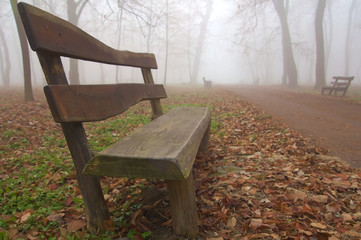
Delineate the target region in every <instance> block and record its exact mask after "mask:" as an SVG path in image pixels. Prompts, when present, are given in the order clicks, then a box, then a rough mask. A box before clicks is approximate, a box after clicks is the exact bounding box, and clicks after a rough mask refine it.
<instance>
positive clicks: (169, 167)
mask: <svg viewBox="0 0 361 240" xmlns="http://www.w3.org/2000/svg"><path fill="white" fill-rule="evenodd" d="M209 124H210V111H209V109H208V108H206V107H179V108H176V109H174V110H173V111H171V112H169V113H167V114H165V115H162V116H161V117H159V118H157V119H155V120H153V121H152V122H150V123H149V124H147V125H145V126H143V127H142V128H140V129H138V130H137V131H135V132H134V133H133V134H132V135H130V136H128V137H126V138H124V139H122V140H121V141H119V142H117V143H115V144H113V145H111V146H110V147H109V148H107V149H105V150H103V151H102V152H100V153H98V154H97V155H95V156H94V157H93V158H92V159H91V160H90V161H89V163H88V164H87V165H86V167H85V169H84V171H83V173H84V174H92V175H99V176H114V177H116V176H118V177H129V178H137V177H139V178H149V179H165V180H184V179H187V177H188V176H189V173H190V171H191V169H192V167H193V163H194V159H195V156H196V154H197V151H198V149H199V146H200V144H201V141H202V139H203V136H204V134H205V133H206V131H207V129H208V127H209Z"/></svg>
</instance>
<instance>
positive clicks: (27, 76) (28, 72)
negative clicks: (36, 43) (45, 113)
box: [10, 0, 34, 102]
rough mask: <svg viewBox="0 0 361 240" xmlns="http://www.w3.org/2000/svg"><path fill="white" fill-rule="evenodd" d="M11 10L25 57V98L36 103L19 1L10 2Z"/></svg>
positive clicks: (26, 100)
mask: <svg viewBox="0 0 361 240" xmlns="http://www.w3.org/2000/svg"><path fill="white" fill-rule="evenodd" d="M10 3H11V8H12V10H13V13H14V17H15V22H16V26H17V29H18V34H19V39H20V45H21V53H22V56H23V69H24V97H25V102H29V101H34V95H33V89H32V85H31V70H30V56H29V48H28V43H27V40H26V36H25V30H24V27H23V24H22V23H21V20H20V16H19V13H18V10H17V3H18V1H17V0H10Z"/></svg>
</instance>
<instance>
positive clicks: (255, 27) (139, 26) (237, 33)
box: [0, 0, 361, 86]
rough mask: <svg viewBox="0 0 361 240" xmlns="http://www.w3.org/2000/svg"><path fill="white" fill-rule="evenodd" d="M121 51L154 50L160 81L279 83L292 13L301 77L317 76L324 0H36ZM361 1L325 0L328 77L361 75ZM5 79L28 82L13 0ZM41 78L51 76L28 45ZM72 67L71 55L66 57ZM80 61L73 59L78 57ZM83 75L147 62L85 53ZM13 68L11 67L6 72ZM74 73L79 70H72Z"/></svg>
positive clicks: (3, 18)
mask: <svg viewBox="0 0 361 240" xmlns="http://www.w3.org/2000/svg"><path fill="white" fill-rule="evenodd" d="M24 2H27V3H29V4H32V5H34V6H36V7H39V8H41V9H43V10H45V11H48V12H50V13H52V14H54V15H56V16H58V17H61V18H63V19H66V20H68V21H70V22H72V23H73V24H75V25H77V26H78V27H80V28H81V29H82V30H84V31H85V32H87V33H89V34H90V35H92V36H94V37H95V38H97V39H99V40H101V41H103V42H104V43H105V44H107V45H109V46H110V47H113V48H115V49H119V50H129V51H134V52H152V53H154V54H155V56H156V58H157V63H158V70H155V71H153V76H154V80H155V82H156V83H166V84H186V83H193V84H194V83H201V82H202V77H205V78H206V79H207V80H211V81H213V82H214V83H215V84H239V83H242V84H252V83H255V82H259V83H260V84H281V83H282V77H283V74H284V70H283V69H284V67H283V66H284V62H283V49H282V47H283V46H282V28H281V23H280V18H279V15H278V12H277V11H276V8H275V4H276V2H278V3H282V6H283V7H284V9H285V10H287V11H286V13H287V23H288V28H289V32H290V37H291V43H292V44H291V46H292V50H293V56H294V61H295V64H296V67H297V81H298V85H306V84H307V85H314V84H315V67H316V40H315V17H316V8H317V5H318V1H316V0H290V1H287V0H285V1H283V0H238V1H237V0H182V1H181V0H147V1H145V0H142V1H141V0H128V1H126V0H103V1H96V0H87V1H86V0H60V1H55V0H47V1H45V0H32V1H30V0H29V1H24ZM360 11H361V1H357V0H327V1H326V5H325V9H324V16H323V35H324V50H325V72H326V74H325V81H326V83H329V82H330V81H331V78H332V76H336V75H341V76H355V80H354V81H353V83H352V84H361V80H360V71H361V61H360V56H361V44H359V43H360V42H361V41H360V40H361V34H360V32H361V14H360V13H361V12H360ZM0 30H1V31H0V43H1V44H0V70H1V75H0V77H1V79H0V86H8V85H10V86H22V85H23V82H24V80H23V79H24V78H23V68H22V55H21V48H20V42H19V36H18V33H17V29H16V24H15V20H14V15H13V12H12V9H11V5H10V1H8V0H0ZM30 59H31V81H32V85H33V86H43V85H45V84H46V83H45V78H44V75H43V72H42V70H41V67H40V64H39V61H38V58H37V56H36V54H35V53H34V52H33V51H30ZM62 59H63V65H64V68H65V71H66V72H69V64H70V63H69V59H67V58H62ZM72 64H73V63H72ZM78 69H79V70H78V73H79V76H80V78H79V79H80V83H81V84H94V83H115V82H120V83H122V82H142V81H143V80H142V76H141V72H140V70H139V69H131V68H126V67H116V66H111V65H104V64H96V63H90V62H85V61H79V62H78ZM7 71H8V75H6V72H7ZM69 80H70V82H72V81H73V77H72V76H69Z"/></svg>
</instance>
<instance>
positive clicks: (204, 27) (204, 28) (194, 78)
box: [191, 0, 213, 83]
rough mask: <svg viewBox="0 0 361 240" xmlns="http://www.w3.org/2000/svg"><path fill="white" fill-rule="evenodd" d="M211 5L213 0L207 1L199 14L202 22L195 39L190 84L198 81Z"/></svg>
mask: <svg viewBox="0 0 361 240" xmlns="http://www.w3.org/2000/svg"><path fill="white" fill-rule="evenodd" d="M212 5H213V0H208V1H207V5H206V11H205V13H200V14H201V18H202V21H201V26H200V31H199V36H198V39H197V46H196V53H195V57H194V63H193V69H192V73H191V83H196V82H197V79H198V71H199V66H200V63H201V57H202V53H203V45H204V41H205V38H206V33H207V25H208V22H209V19H210V16H211V12H212Z"/></svg>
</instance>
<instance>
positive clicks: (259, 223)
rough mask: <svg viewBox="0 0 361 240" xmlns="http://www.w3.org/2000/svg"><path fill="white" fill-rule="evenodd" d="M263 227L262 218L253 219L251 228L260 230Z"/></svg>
mask: <svg viewBox="0 0 361 240" xmlns="http://www.w3.org/2000/svg"><path fill="white" fill-rule="evenodd" d="M262 225H263V220H262V219H261V218H253V219H251V223H250V224H249V226H250V227H253V228H259V227H260V226H262Z"/></svg>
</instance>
